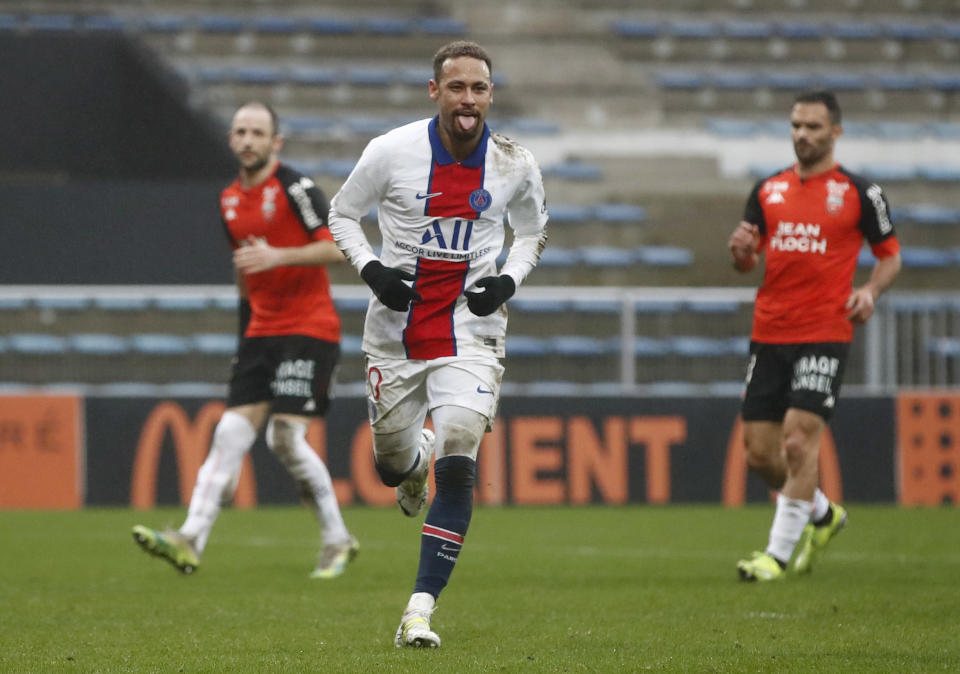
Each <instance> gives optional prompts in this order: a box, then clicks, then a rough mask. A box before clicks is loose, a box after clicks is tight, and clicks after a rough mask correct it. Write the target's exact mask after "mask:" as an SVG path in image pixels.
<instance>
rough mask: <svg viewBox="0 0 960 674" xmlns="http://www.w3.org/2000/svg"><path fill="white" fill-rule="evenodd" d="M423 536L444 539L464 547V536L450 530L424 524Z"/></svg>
mask: <svg viewBox="0 0 960 674" xmlns="http://www.w3.org/2000/svg"><path fill="white" fill-rule="evenodd" d="M423 534H424V535H425V536H434V537H436V538H442V539H443V540H445V541H449V542H451V543H456V544H458V545H463V536H461V535H460V534H458V533H457V532H456V531H450V530H449V529H441V528H440V527H435V526H431V525H429V524H424V525H423Z"/></svg>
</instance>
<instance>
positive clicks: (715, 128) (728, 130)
mask: <svg viewBox="0 0 960 674" xmlns="http://www.w3.org/2000/svg"><path fill="white" fill-rule="evenodd" d="M706 129H707V132H708V133H712V134H714V135H716V136H724V137H733V138H750V137H753V136H756V135H759V134H761V133H763V132H764V130H765V129H764V126H763V124H761V123H760V122H757V121H754V120H748V119H729V118H722V117H711V118H708V119H707V120H706Z"/></svg>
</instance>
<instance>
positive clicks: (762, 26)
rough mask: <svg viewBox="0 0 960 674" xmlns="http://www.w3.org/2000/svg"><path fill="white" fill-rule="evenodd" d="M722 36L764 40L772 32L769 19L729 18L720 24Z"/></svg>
mask: <svg viewBox="0 0 960 674" xmlns="http://www.w3.org/2000/svg"><path fill="white" fill-rule="evenodd" d="M720 29H721V32H722V33H723V35H724V36H726V37H729V38H734V39H737V40H766V39H768V38H770V37H771V36H772V35H773V33H774V26H773V24H772V23H770V22H769V21H758V20H745V19H729V20H727V21H724V22H722V23H721V24H720Z"/></svg>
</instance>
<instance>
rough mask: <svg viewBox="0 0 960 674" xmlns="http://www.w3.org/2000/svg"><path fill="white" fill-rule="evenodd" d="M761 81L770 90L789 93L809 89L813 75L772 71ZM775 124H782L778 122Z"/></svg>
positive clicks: (812, 81)
mask: <svg viewBox="0 0 960 674" xmlns="http://www.w3.org/2000/svg"><path fill="white" fill-rule="evenodd" d="M763 81H764V84H765V85H766V86H768V87H770V88H771V89H777V90H781V91H791V92H793V91H803V90H804V89H809V88H811V86H812V85H813V83H814V75H813V74H812V73H808V72H789V71H781V70H773V71H770V72H768V73H766V74H765V75H764V77H763ZM776 123H778V124H782V123H783V122H781V121H780V120H778V121H777V122H776ZM788 128H789V127H788Z"/></svg>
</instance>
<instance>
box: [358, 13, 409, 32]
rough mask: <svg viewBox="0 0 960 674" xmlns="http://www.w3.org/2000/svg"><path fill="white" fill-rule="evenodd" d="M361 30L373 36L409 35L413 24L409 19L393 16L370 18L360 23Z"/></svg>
mask: <svg viewBox="0 0 960 674" xmlns="http://www.w3.org/2000/svg"><path fill="white" fill-rule="evenodd" d="M361 29H362V30H365V31H367V32H369V33H373V34H374V35H410V34H411V33H413V29H414V24H413V21H412V20H410V19H404V18H400V17H395V16H372V17H368V18H366V19H363V20H362V21H361Z"/></svg>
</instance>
